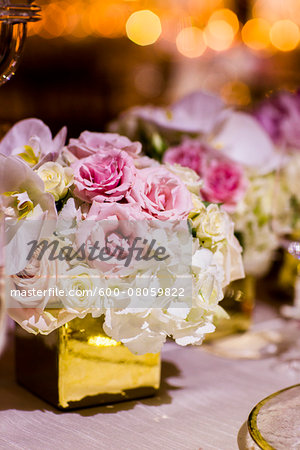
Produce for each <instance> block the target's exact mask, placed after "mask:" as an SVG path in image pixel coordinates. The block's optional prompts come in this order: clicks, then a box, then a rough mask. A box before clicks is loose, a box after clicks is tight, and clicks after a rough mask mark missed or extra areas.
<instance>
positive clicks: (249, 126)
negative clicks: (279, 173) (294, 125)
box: [210, 111, 279, 174]
mask: <svg viewBox="0 0 300 450" xmlns="http://www.w3.org/2000/svg"><path fill="white" fill-rule="evenodd" d="M210 145H212V147H214V148H217V149H219V150H220V152H222V153H224V154H225V155H226V156H228V157H229V158H230V159H232V160H233V161H236V162H238V163H239V164H241V165H242V166H244V167H246V168H249V169H254V170H255V171H256V172H257V173H258V174H266V173H270V172H271V171H272V170H274V169H275V168H276V167H277V164H278V162H279V157H278V154H277V153H276V150H275V147H274V145H273V143H272V141H271V139H270V137H269V136H268V134H267V133H266V132H265V130H264V129H263V128H262V127H261V126H260V125H259V123H258V122H257V121H256V120H255V119H254V118H253V117H252V116H251V115H250V114H246V113H244V112H237V111H232V112H231V113H230V114H228V116H227V120H226V121H225V122H224V123H223V126H222V128H220V130H219V132H218V133H217V134H216V135H215V136H214V137H213V139H212V140H211V141H210Z"/></svg>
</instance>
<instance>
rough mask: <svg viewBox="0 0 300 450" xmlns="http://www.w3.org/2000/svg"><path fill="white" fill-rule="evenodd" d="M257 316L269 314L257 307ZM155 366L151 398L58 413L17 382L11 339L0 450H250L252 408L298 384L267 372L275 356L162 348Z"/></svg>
mask: <svg viewBox="0 0 300 450" xmlns="http://www.w3.org/2000/svg"><path fill="white" fill-rule="evenodd" d="M256 315H257V317H259V318H260V319H261V318H262V317H264V319H269V318H272V317H274V316H275V313H273V311H269V310H268V307H266V306H261V307H258V308H257V310H256ZM162 361H163V365H162V386H161V389H160V392H159V395H158V396H156V397H153V398H150V399H145V400H141V401H131V402H125V403H120V404H116V405H113V406H103V407H97V408H90V409H82V410H78V411H74V412H59V411H58V410H56V409H54V408H52V407H51V406H49V405H48V404H47V403H45V402H43V401H42V400H39V399H38V398H37V397H35V396H33V395H32V394H30V393H29V392H27V391H26V390H25V389H23V388H22V387H20V386H18V385H17V384H16V382H15V380H14V364H13V340H12V339H11V345H9V346H8V348H7V351H6V352H5V353H4V354H3V355H2V357H1V360H0V448H1V449H2V448H3V449H7V448H15V449H29V448H30V449H31V450H40V449H41V448H43V449H44V450H48V449H49V450H50V449H51V450H52V449H56V448H57V447H58V446H59V447H60V448H61V449H70V450H71V449H72V450H73V449H74V448H76V449H105V450H106V449H120V448H124V449H130V450H135V449H136V450H138V449H149V450H150V449H153V448H156V449H168V450H174V449H178V450H179V449H191V450H198V449H203V450H209V449H215V450H233V449H238V448H240V449H243V450H244V449H246V448H252V447H247V446H246V442H247V440H248V442H249V438H247V437H246V426H245V422H246V421H247V418H248V415H249V413H250V411H251V409H252V408H253V407H254V406H255V404H257V403H258V402H259V401H260V400H262V399H263V398H264V397H266V396H268V395H270V394H272V393H273V392H275V391H277V390H279V389H282V388H285V387H287V386H289V385H292V384H295V383H297V381H298V377H297V374H291V373H290V374H286V373H285V372H281V371H276V370H274V366H275V363H276V357H274V358H273V357H272V358H266V359H262V360H229V359H223V358H220V357H217V356H214V355H212V354H210V353H207V352H206V351H205V350H204V348H201V347H188V348H181V347H179V346H176V345H175V344H173V343H169V342H168V343H167V344H166V345H165V346H164V348H163V352H162ZM253 448H254V447H253Z"/></svg>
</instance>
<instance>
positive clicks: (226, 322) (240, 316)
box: [206, 275, 256, 342]
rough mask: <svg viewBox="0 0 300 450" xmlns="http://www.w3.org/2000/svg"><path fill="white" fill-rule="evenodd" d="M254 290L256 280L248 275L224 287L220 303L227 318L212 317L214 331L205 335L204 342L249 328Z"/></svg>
mask: <svg viewBox="0 0 300 450" xmlns="http://www.w3.org/2000/svg"><path fill="white" fill-rule="evenodd" d="M255 290H256V280H255V278H254V277H253V276H250V275H247V276H246V277H245V278H243V279H241V280H237V281H234V282H232V283H230V285H229V286H227V287H226V290H225V293H224V299H223V300H222V301H221V303H220V305H221V306H222V308H224V310H225V311H226V313H227V314H228V316H229V318H226V317H225V318H224V317H215V318H214V324H215V325H216V331H215V332H214V333H211V334H208V335H207V337H206V342H208V341H211V340H216V339H219V338H223V337H225V336H229V335H231V334H234V333H242V332H244V331H247V330H248V329H249V328H250V325H251V320H252V312H253V308H254V302H255Z"/></svg>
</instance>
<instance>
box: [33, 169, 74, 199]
mask: <svg viewBox="0 0 300 450" xmlns="http://www.w3.org/2000/svg"><path fill="white" fill-rule="evenodd" d="M37 174H38V176H39V177H40V178H41V179H42V180H43V182H44V185H45V190H46V192H49V193H50V194H52V195H53V196H54V198H55V200H56V201H57V200H59V199H61V198H63V197H65V196H66V194H67V192H68V188H69V187H70V186H71V184H72V182H73V172H72V169H71V168H70V167H63V166H61V165H60V164H59V163H57V162H46V163H45V164H43V165H42V166H41V167H40V168H39V169H38V170H37Z"/></svg>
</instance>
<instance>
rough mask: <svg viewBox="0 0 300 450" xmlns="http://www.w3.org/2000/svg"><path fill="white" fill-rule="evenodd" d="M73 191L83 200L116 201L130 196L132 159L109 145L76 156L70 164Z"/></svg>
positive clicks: (133, 170)
mask: <svg viewBox="0 0 300 450" xmlns="http://www.w3.org/2000/svg"><path fill="white" fill-rule="evenodd" d="M72 168H73V170H74V185H75V190H74V194H75V195H76V196H77V197H78V198H80V199H81V200H83V201H86V202H89V203H91V202H93V201H96V202H119V201H121V200H126V199H128V198H129V197H130V195H131V190H132V187H133V185H134V183H135V178H136V168H135V166H134V162H133V159H132V158H131V157H130V156H129V155H128V154H127V153H126V152H123V151H121V150H118V149H115V148H111V149H110V150H109V151H105V152H104V151H99V152H98V153H96V154H94V155H91V156H88V157H86V158H83V159H80V160H78V161H76V162H74V163H73V164H72Z"/></svg>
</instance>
